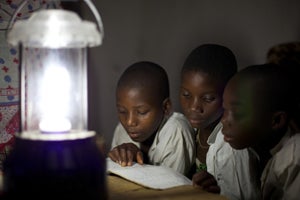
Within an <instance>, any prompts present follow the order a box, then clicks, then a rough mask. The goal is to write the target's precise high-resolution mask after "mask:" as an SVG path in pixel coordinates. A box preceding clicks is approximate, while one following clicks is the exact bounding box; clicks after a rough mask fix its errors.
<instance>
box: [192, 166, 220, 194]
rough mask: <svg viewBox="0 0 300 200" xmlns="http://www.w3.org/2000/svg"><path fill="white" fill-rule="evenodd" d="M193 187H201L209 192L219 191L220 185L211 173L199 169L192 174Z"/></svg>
mask: <svg viewBox="0 0 300 200" xmlns="http://www.w3.org/2000/svg"><path fill="white" fill-rule="evenodd" d="M192 181H193V186H194V187H202V189H204V190H206V191H208V192H211V193H220V187H219V186H218V183H217V181H216V179H215V177H214V176H213V175H211V174H210V173H208V172H207V171H200V172H198V173H196V174H194V175H193V178H192Z"/></svg>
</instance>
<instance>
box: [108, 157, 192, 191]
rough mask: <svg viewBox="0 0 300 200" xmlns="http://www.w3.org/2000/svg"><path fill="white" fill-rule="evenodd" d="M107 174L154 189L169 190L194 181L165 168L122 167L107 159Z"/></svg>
mask: <svg viewBox="0 0 300 200" xmlns="http://www.w3.org/2000/svg"><path fill="white" fill-rule="evenodd" d="M106 163H107V172H108V173H113V174H116V175H118V176H121V177H123V178H125V179H127V180H129V181H132V182H134V183H137V184H140V185H143V186H144V187H148V188H152V189H167V188H172V187H176V186H180V185H191V184H192V181H191V180H190V179H188V178H187V177H186V176H184V175H183V174H180V173H179V172H177V171H175V170H173V169H171V168H168V167H165V166H155V165H148V164H143V165H140V164H137V163H134V164H133V165H132V166H127V167H122V166H121V165H119V164H118V163H115V162H114V161H112V160H111V159H110V158H107V159H106Z"/></svg>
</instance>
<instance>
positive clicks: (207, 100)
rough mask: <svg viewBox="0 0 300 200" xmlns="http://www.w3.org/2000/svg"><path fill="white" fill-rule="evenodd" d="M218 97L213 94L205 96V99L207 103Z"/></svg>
mask: <svg viewBox="0 0 300 200" xmlns="http://www.w3.org/2000/svg"><path fill="white" fill-rule="evenodd" d="M215 99H216V98H215V97H213V96H204V97H203V100H204V101H205V102H207V103H210V102H213V101H214V100H215Z"/></svg>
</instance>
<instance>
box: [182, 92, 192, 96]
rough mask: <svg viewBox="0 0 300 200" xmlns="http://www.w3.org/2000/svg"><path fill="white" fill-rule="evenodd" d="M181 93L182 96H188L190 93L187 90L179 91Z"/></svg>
mask: <svg viewBox="0 0 300 200" xmlns="http://www.w3.org/2000/svg"><path fill="white" fill-rule="evenodd" d="M181 95H182V96H184V97H190V96H191V95H190V93H188V92H181Z"/></svg>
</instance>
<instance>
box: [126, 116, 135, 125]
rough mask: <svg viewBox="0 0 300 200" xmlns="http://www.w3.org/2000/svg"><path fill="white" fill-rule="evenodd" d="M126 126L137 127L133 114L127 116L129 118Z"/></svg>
mask: <svg viewBox="0 0 300 200" xmlns="http://www.w3.org/2000/svg"><path fill="white" fill-rule="evenodd" d="M127 125H128V126H136V125H137V120H136V117H135V116H134V115H133V114H129V116H128V118H127Z"/></svg>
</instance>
